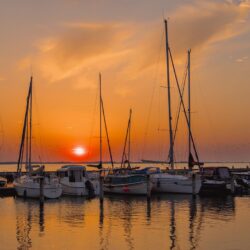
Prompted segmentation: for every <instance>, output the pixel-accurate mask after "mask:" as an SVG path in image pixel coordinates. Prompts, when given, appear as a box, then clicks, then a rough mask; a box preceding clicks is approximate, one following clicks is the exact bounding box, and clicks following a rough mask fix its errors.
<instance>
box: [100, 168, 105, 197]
mask: <svg viewBox="0 0 250 250" xmlns="http://www.w3.org/2000/svg"><path fill="white" fill-rule="evenodd" d="M99 183H100V195H99V198H100V201H101V202H102V201H103V196H104V192H103V176H102V172H101V173H100V178H99Z"/></svg>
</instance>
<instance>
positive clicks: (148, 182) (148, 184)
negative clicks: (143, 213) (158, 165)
mask: <svg viewBox="0 0 250 250" xmlns="http://www.w3.org/2000/svg"><path fill="white" fill-rule="evenodd" d="M150 197H151V185H150V175H149V174H147V199H148V200H149V199H150Z"/></svg>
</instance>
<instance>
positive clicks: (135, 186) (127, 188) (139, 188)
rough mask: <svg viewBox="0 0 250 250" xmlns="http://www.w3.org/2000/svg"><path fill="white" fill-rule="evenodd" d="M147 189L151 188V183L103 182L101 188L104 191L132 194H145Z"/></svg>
mask: <svg viewBox="0 0 250 250" xmlns="http://www.w3.org/2000/svg"><path fill="white" fill-rule="evenodd" d="M148 185H149V189H150V190H151V189H152V184H151V183H149V184H147V182H138V183H129V184H118V185H112V184H104V185H103V190H104V192H105V193H113V194H134V195H147V193H148Z"/></svg>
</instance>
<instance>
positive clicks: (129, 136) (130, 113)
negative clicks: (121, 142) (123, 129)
mask: <svg viewBox="0 0 250 250" xmlns="http://www.w3.org/2000/svg"><path fill="white" fill-rule="evenodd" d="M131 118H132V109H130V110H129V131H128V133H129V134H128V162H129V163H128V164H129V165H130V148H131Z"/></svg>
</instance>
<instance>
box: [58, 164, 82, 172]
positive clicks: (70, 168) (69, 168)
mask: <svg viewBox="0 0 250 250" xmlns="http://www.w3.org/2000/svg"><path fill="white" fill-rule="evenodd" d="M57 171H58V172H66V171H86V167H85V166H80V165H65V166H62V167H61V168H60V169H58V170H57Z"/></svg>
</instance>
